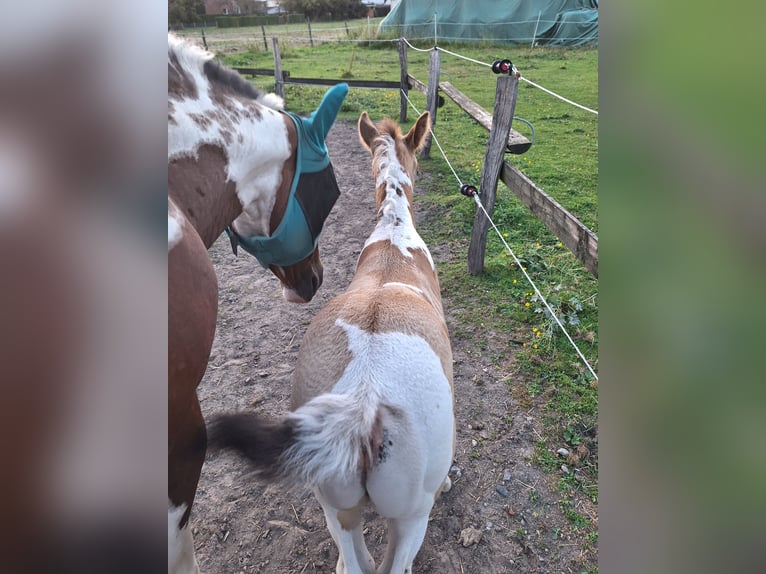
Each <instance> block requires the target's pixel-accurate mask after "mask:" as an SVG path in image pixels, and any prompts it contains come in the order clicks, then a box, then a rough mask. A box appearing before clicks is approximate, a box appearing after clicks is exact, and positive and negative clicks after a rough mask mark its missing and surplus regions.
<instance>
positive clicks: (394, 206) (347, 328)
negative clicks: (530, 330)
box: [212, 112, 454, 574]
mask: <svg viewBox="0 0 766 574" xmlns="http://www.w3.org/2000/svg"><path fill="white" fill-rule="evenodd" d="M429 125H430V117H429V115H428V113H427V112H426V113H424V114H423V115H421V116H420V117H419V118H418V120H417V122H416V123H415V125H414V126H413V127H412V129H411V130H410V131H409V132H408V133H407V134H406V135H402V133H401V131H400V129H399V127H398V126H397V125H396V123H395V122H393V121H391V120H388V119H386V120H383V121H382V122H381V123H380V124H379V125H378V126H377V127H376V126H375V125H374V124H373V123H372V122H371V121H370V119H369V117H368V116H367V113H366V112H365V113H363V114H362V115H361V117H360V118H359V137H360V139H361V141H362V143H363V144H364V146H365V147H366V148H367V149H368V150H369V151H370V152H371V154H372V171H373V176H374V177H375V200H376V205H377V210H378V211H377V224H376V226H375V229H374V230H373V232H372V234H371V235H370V237H369V238H368V239H367V241H366V243H365V245H364V249H363V250H362V252H361V254H360V255H359V260H358V262H357V267H356V273H355V275H354V278H353V280H352V281H351V284H350V286H349V287H348V290H347V291H346V292H345V293H343V294H342V295H340V296H338V297H336V298H335V299H333V300H332V301H330V303H329V304H328V305H327V306H326V307H324V309H322V311H321V312H320V313H319V314H318V315H317V316H316V318H315V319H314V320H313V321H312V322H311V325H310V326H309V328H308V331H307V332H306V335H305V337H304V338H303V342H302V344H301V349H300V352H299V355H298V362H297V365H296V368H295V373H294V375H293V392H292V400H291V410H292V412H291V413H290V414H288V415H287V416H286V417H285V418H284V419H282V420H280V421H278V422H265V421H263V420H261V419H260V418H259V417H258V416H256V415H254V414H230V415H224V416H222V417H220V418H218V419H217V420H216V421H215V423H214V424H213V429H214V430H213V432H212V434H213V436H214V438H213V443H214V444H216V445H217V446H219V447H220V446H224V447H225V446H228V447H233V448H236V449H237V450H239V451H240V452H241V453H242V454H243V455H245V456H246V457H247V458H249V459H250V460H251V461H252V462H253V463H254V465H255V466H256V468H257V470H258V471H259V473H260V474H261V476H264V477H267V478H272V479H276V480H282V481H285V482H287V483H288V484H293V485H308V486H310V487H311V488H312V489H313V491H314V494H315V495H316V497H317V499H318V500H319V502H320V504H321V505H322V508H323V509H324V512H325V518H326V520H327V526H328V529H329V530H330V534H331V535H332V537H333V540H334V541H335V543H336V544H337V546H338V549H339V553H340V556H339V559H338V564H337V567H336V572H337V573H344V574H356V573H365V574H368V573H374V572H377V573H378V574H388V573H397V574H401V573H403V572H405V573H409V572H411V571H412V562H413V560H414V558H415V555H416V554H417V552H418V550H419V549H420V546H421V544H422V543H423V539H424V536H425V532H426V527H427V525H428V516H429V513H430V511H431V508H432V507H433V504H434V501H435V499H436V497H437V496H438V495H439V493H440V492H442V491H443V490H448V489H449V487H450V480H449V477H448V476H447V473H448V471H449V468H450V464H451V461H452V456H453V454H454V414H453V393H452V351H451V348H450V341H449V335H448V331H447V325H446V323H445V320H444V312H443V310H442V304H441V297H440V292H439V281H438V279H437V275H436V270H435V268H434V263H433V259H432V258H431V254H430V253H429V251H428V248H427V247H426V245H425V243H424V242H423V240H422V239H421V238H420V236H419V235H418V233H417V231H416V230H415V224H414V217H413V210H412V194H413V179H414V176H415V172H416V169H417V160H416V156H415V154H416V152H417V151H418V149H419V148H420V147H421V145H422V144H423V141H424V139H425V136H426V134H427V132H428V129H429ZM367 502H371V503H372V504H373V505H374V507H375V509H376V511H377V513H378V514H379V515H380V516H382V517H384V518H386V519H387V522H388V548H387V550H386V554H385V557H384V559H383V563H382V564H381V565H380V567H379V568H378V569H377V570H376V569H375V563H374V561H373V558H372V556H371V555H370V553H369V552H368V550H367V547H366V545H365V542H364V537H363V535H362V529H363V524H362V511H363V509H364V506H365V504H366V503H367Z"/></svg>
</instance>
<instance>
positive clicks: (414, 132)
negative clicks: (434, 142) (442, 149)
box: [404, 112, 431, 152]
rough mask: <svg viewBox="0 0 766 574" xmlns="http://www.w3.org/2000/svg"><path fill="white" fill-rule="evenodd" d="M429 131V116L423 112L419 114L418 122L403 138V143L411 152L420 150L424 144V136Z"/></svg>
mask: <svg viewBox="0 0 766 574" xmlns="http://www.w3.org/2000/svg"><path fill="white" fill-rule="evenodd" d="M430 129H431V114H429V113H428V112H423V113H422V114H420V117H419V118H418V121H416V122H415V125H414V126H412V128H410V131H408V132H407V135H406V136H404V143H405V145H406V146H407V148H409V149H410V150H412V151H413V152H415V151H418V150H420V148H421V147H423V144H424V143H426V135H427V134H428V130H430Z"/></svg>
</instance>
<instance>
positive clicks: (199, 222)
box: [168, 144, 242, 249]
mask: <svg viewBox="0 0 766 574" xmlns="http://www.w3.org/2000/svg"><path fill="white" fill-rule="evenodd" d="M227 162H228V158H227V157H226V153H225V151H224V150H223V148H221V147H220V146H216V145H212V144H204V145H202V146H200V147H199V149H198V150H197V158H194V157H189V156H186V157H180V158H176V159H174V160H171V161H169V162H168V196H169V197H170V198H171V199H172V200H173V201H174V202H175V204H176V205H177V206H178V208H179V209H180V210H181V211H182V212H183V213H184V215H186V217H187V218H188V219H189V221H190V222H191V224H192V225H193V226H194V229H196V230H197V233H198V234H199V236H200V237H201V238H202V242H203V243H204V245H205V248H206V249H209V248H210V246H211V245H212V244H213V242H214V241H215V240H216V239H218V236H219V235H221V233H223V230H224V229H225V228H226V226H227V225H229V223H231V222H232V221H233V220H234V219H235V218H236V217H237V216H238V215H239V214H240V213H241V212H242V205H241V204H240V202H239V198H238V197H237V193H236V185H235V184H234V182H233V181H230V180H228V177H227V174H226V164H227Z"/></svg>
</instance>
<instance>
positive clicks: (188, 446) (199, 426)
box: [168, 226, 218, 574]
mask: <svg viewBox="0 0 766 574" xmlns="http://www.w3.org/2000/svg"><path fill="white" fill-rule="evenodd" d="M217 311H218V282H217V279H216V276H215V271H214V270H213V265H212V263H211V262H210V258H209V257H208V253H207V250H206V249H205V246H204V244H203V243H202V240H201V239H200V238H199V236H198V235H197V234H196V233H195V232H194V231H193V230H192V229H191V226H186V233H185V234H184V237H183V238H182V240H181V241H180V242H179V243H178V244H177V245H176V246H175V247H174V248H173V249H172V250H171V251H170V252H169V253H168V498H169V507H168V572H169V573H172V574H176V573H178V574H181V573H184V574H186V573H189V572H197V571H198V568H197V562H196V559H195V558H194V544H193V542H192V537H191V531H190V530H189V527H188V526H189V525H188V521H189V513H190V511H191V506H192V503H193V502H194V494H195V492H196V490H197V482H198V481H199V476H200V471H201V469H202V462H203V461H204V459H205V449H206V433H205V421H204V419H203V418H202V413H201V411H200V407H199V400H198V398H197V385H199V383H200V381H201V380H202V376H203V375H204V374H205V369H206V368H207V361H208V358H209V357H210V349H211V348H212V345H213V336H214V335H215V321H216V314H217Z"/></svg>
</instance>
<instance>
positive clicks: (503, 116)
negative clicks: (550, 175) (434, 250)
mask: <svg viewBox="0 0 766 574" xmlns="http://www.w3.org/2000/svg"><path fill="white" fill-rule="evenodd" d="M518 85H519V80H518V78H516V76H500V77H498V78H497V88H496V90H495V107H494V112H495V113H494V121H493V122H492V129H491V130H490V131H489V141H488V142H487V151H486V152H485V153H484V167H483V169H482V173H481V187H480V190H481V194H480V196H479V199H480V200H481V203H482V205H483V206H484V209H486V211H487V213H488V214H489V215H490V216H491V215H492V210H493V209H494V207H495V193H496V191H497V180H498V177H500V171H501V169H502V168H503V163H504V161H503V157H504V153H505V146H506V142H507V141H508V134H509V133H510V131H511V122H512V121H513V112H514V110H515V109H516V95H517V92H518ZM488 230H489V221H488V220H487V217H486V216H485V215H484V213H483V212H482V210H481V209H479V208H478V207H477V208H476V216H475V217H474V220H473V234H472V235H471V244H470V245H469V246H468V271H469V272H470V273H471V274H473V275H476V274H478V273H481V272H482V271H483V269H484V254H485V251H486V247H487V231H488Z"/></svg>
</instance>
